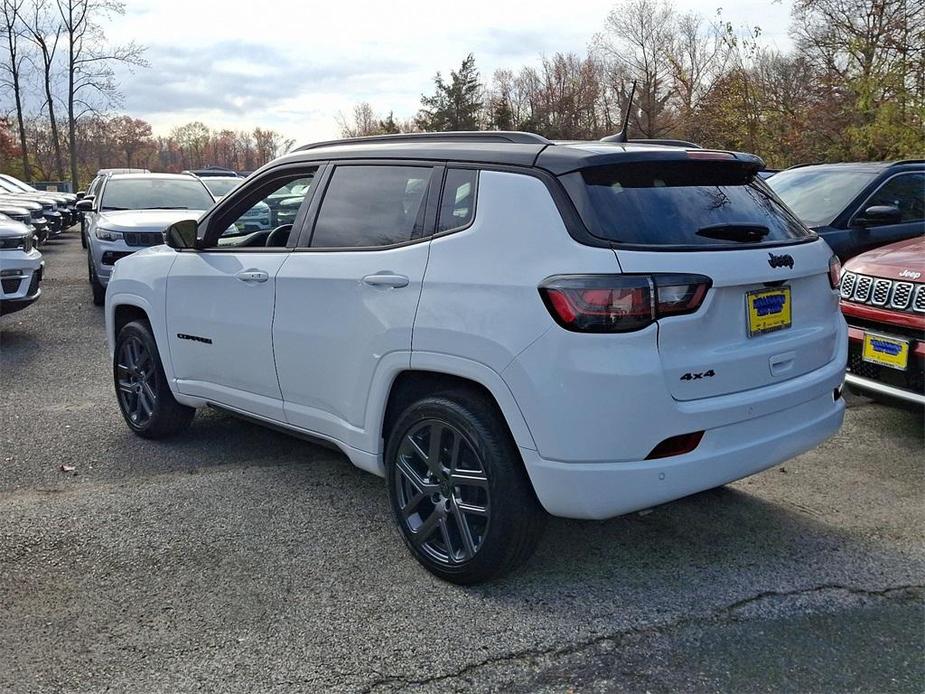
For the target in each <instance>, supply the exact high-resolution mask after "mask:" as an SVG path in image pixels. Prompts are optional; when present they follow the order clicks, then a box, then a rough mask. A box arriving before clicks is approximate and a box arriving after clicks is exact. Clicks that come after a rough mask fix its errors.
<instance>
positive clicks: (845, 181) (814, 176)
mask: <svg viewBox="0 0 925 694" xmlns="http://www.w3.org/2000/svg"><path fill="white" fill-rule="evenodd" d="M876 177H877V173H876V172H874V171H859V170H857V169H836V168H832V167H829V166H808V167H806V168H799V169H791V170H789V171H781V172H780V173H779V174H775V175H773V176H771V178H769V179H768V181H767V183H768V185H769V186H770V187H771V190H773V191H774V192H775V193H777V195H778V196H779V197H780V199H781V200H783V201H784V202H785V203H786V205H787V207H789V208H790V209H791V210H793V211H794V213H796V216H797V217H799V218H800V219H801V220H802V221H803V223H804V224H805V225H806V226H810V227H818V226H825V225H826V224H831V223H832V222H833V221H834V220H835V218H836V217H837V216H838V215H840V214H841V213H842V212H844V211H845V208H846V207H847V206H848V204H849V203H850V202H851V201H852V200H854V199H855V198H856V197H857V196H858V195H860V194H861V191H862V190H864V187H865V186H867V185H868V184H869V183H871V182H872V181H873V180H874V179H875V178H876Z"/></svg>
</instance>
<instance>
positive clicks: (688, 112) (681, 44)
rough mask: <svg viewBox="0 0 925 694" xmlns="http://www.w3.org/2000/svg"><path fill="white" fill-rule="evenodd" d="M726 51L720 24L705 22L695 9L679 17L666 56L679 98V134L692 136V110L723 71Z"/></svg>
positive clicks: (698, 106)
mask: <svg viewBox="0 0 925 694" xmlns="http://www.w3.org/2000/svg"><path fill="white" fill-rule="evenodd" d="M728 55H729V47H728V44H727V43H726V42H725V41H724V32H723V29H722V27H721V26H717V25H715V24H711V25H707V26H705V25H704V21H703V18H702V17H701V16H700V15H698V14H696V13H694V12H689V13H687V14H683V15H681V16H680V17H679V18H678V21H677V25H676V31H675V32H674V34H673V36H672V43H671V45H670V46H669V47H668V53H667V57H668V62H669V65H670V66H671V78H672V83H673V87H674V92H675V96H676V98H677V102H678V103H677V107H678V120H679V122H678V124H677V129H678V131H679V133H680V135H681V137H683V138H685V139H693V138H694V137H695V134H694V133H695V132H696V125H695V123H694V119H695V114H696V113H697V111H698V109H699V108H700V104H701V101H702V99H703V98H704V96H705V95H706V94H708V93H709V91H710V89H711V88H712V86H713V84H714V83H715V82H716V80H717V79H719V78H720V77H721V76H722V75H723V74H724V72H725V69H726V62H727V58H728Z"/></svg>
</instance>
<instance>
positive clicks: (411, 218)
mask: <svg viewBox="0 0 925 694" xmlns="http://www.w3.org/2000/svg"><path fill="white" fill-rule="evenodd" d="M432 171H433V170H432V169H431V168H430V167H423V166H339V167H337V168H336V169H335V170H334V174H333V176H332V177H331V182H330V184H328V189H327V192H326V193H325V195H324V201H323V202H322V203H321V210H320V211H319V212H318V221H317V222H316V223H315V231H314V233H313V234H312V241H311V246H312V248H369V247H376V246H391V245H393V244H396V243H404V242H406V241H410V240H412V239H414V238H418V237H420V236H421V235H422V234H423V231H424V212H425V208H426V206H427V204H426V203H427V189H428V186H429V185H430V177H431V173H432Z"/></svg>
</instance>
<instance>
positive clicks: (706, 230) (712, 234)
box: [697, 224, 771, 243]
mask: <svg viewBox="0 0 925 694" xmlns="http://www.w3.org/2000/svg"><path fill="white" fill-rule="evenodd" d="M770 233H771V230H770V229H768V228H767V227H765V226H761V225H760V224H712V225H710V226H706V227H701V228H700V229H698V230H697V236H704V237H706V238H708V239H718V240H720V241H735V242H737V243H757V242H758V241H761V239H763V238H764V237H765V236H767V235H768V234H770Z"/></svg>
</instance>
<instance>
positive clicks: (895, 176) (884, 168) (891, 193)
mask: <svg viewBox="0 0 925 694" xmlns="http://www.w3.org/2000/svg"><path fill="white" fill-rule="evenodd" d="M766 183H767V185H769V186H770V187H771V188H772V189H773V190H774V192H775V193H777V195H778V196H779V197H780V198H781V199H782V200H783V201H784V202H785V203H786V204H787V205H788V206H789V207H790V209H791V210H793V211H794V212H795V213H796V215H797V216H798V217H799V218H800V219H801V220H802V221H803V223H804V224H806V226H808V227H809V228H810V229H812V230H813V231H815V232H816V233H817V234H819V236H821V237H822V238H824V239H825V240H826V242H827V243H828V244H829V246H831V247H832V250H833V251H835V253H836V255H838V257H839V258H840V259H841V260H842V262H844V261H845V260H847V259H848V258H852V257H854V256H856V255H858V254H860V253H864V252H865V251H868V250H870V249H872V248H878V247H880V246H885V245H886V244H888V243H895V242H896V241H902V240H904V239H909V238H914V237H916V236H922V235H923V234H925V160H921V159H918V160H907V161H897V162H880V163H845V164H812V165H807V166H795V167H793V168H790V169H787V170H785V171H781V172H780V173H778V174H775V175H774V176H771V177H770V178H768V179H767V181H766Z"/></svg>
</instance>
